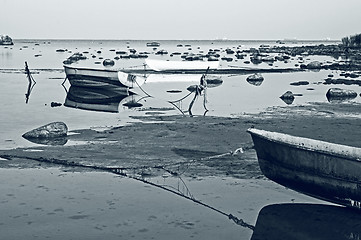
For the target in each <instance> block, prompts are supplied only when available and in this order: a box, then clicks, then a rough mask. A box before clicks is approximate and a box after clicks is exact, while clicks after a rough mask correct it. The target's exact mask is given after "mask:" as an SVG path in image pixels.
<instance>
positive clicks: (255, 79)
mask: <svg viewBox="0 0 361 240" xmlns="http://www.w3.org/2000/svg"><path fill="white" fill-rule="evenodd" d="M263 80H264V77H263V76H262V74H260V73H255V74H252V75H250V76H248V77H247V79H246V81H247V82H248V83H250V84H252V85H255V86H260V85H261V84H262V82H263Z"/></svg>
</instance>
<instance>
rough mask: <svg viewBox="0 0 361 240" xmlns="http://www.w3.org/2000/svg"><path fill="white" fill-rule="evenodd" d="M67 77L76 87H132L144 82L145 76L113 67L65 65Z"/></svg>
mask: <svg viewBox="0 0 361 240" xmlns="http://www.w3.org/2000/svg"><path fill="white" fill-rule="evenodd" d="M64 70H65V74H66V77H67V78H68V80H69V82H70V84H71V85H72V86H76V87H91V88H109V87H110V88H112V87H126V88H132V87H136V86H138V85H139V86H140V85H142V84H143V83H144V81H145V78H143V77H139V76H135V75H132V74H128V73H124V72H121V71H117V70H113V69H96V68H75V67H70V66H65V65H64Z"/></svg>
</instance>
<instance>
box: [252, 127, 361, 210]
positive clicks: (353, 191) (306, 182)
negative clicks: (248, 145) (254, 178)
mask: <svg viewBox="0 0 361 240" xmlns="http://www.w3.org/2000/svg"><path fill="white" fill-rule="evenodd" d="M248 132H249V133H250V134H251V136H252V139H253V142H254V147H255V150H256V152H257V157H258V162H259V165H260V168H261V170H262V172H263V174H264V175H265V176H266V177H267V178H269V179H271V180H273V181H275V182H277V183H279V184H281V185H283V186H285V187H288V188H290V189H293V190H296V191H298V192H301V193H304V194H307V195H310V196H313V197H316V198H319V199H322V200H326V201H329V202H333V203H337V204H341V205H345V206H349V207H354V208H358V209H360V208H361V160H360V159H361V148H356V147H350V146H345V145H340V144H334V143H329V142H324V141H318V140H314V139H308V138H301V137H294V136H290V135H287V134H282V133H277V132H269V131H264V130H259V129H254V128H251V129H248Z"/></svg>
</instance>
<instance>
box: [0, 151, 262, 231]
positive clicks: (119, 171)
mask: <svg viewBox="0 0 361 240" xmlns="http://www.w3.org/2000/svg"><path fill="white" fill-rule="evenodd" d="M238 153H243V149H242V148H237V149H236V150H235V151H230V152H227V153H223V154H218V155H213V156H209V157H204V158H201V159H199V160H196V159H193V160H191V161H189V163H193V162H196V161H206V160H211V159H214V158H220V157H224V156H227V155H236V154H238ZM0 157H2V158H5V159H11V158H12V157H16V158H20V157H18V156H12V155H1V156H0ZM21 158H25V159H29V160H34V161H38V162H43V163H51V164H57V165H62V166H67V167H80V168H89V169H92V170H100V171H105V172H110V173H113V174H116V175H119V176H123V177H127V178H130V179H134V180H137V181H140V182H143V183H145V184H148V185H151V186H154V187H157V188H160V189H162V190H165V191H168V192H171V193H173V194H176V195H178V196H180V197H183V198H185V199H188V200H190V201H192V202H194V203H197V204H199V205H202V206H204V207H207V208H209V209H211V210H213V211H216V212H218V213H220V214H222V215H224V216H226V217H227V218H228V219H230V220H232V221H233V222H234V223H236V224H237V225H240V226H242V227H245V228H249V229H251V230H254V229H255V226H253V225H251V224H248V223H246V222H245V221H244V220H243V219H240V218H237V217H236V216H234V215H232V214H227V213H225V212H223V211H222V210H219V209H217V208H215V207H212V206H210V205H208V204H206V203H203V202H201V201H200V200H197V199H195V198H194V197H193V196H191V197H189V196H186V195H185V194H182V193H180V192H177V191H176V190H173V189H170V188H167V187H164V186H162V185H159V184H156V183H153V182H150V181H148V180H146V179H144V178H139V177H135V176H131V175H129V174H127V173H125V172H124V170H135V169H140V168H145V167H144V166H143V167H137V168H116V167H104V166H96V165H85V164H81V163H76V162H73V161H72V162H68V161H66V160H59V159H54V158H50V159H48V158H43V157H40V158H34V157H28V156H25V157H21ZM178 164H179V163H178ZM180 164H185V162H182V163H180ZM171 165H176V164H169V165H168V166H171ZM147 168H157V169H163V170H164V171H166V172H169V173H170V174H172V175H179V174H178V173H175V172H172V171H170V170H167V169H166V168H165V165H162V166H160V165H159V166H153V167H151V166H147ZM187 190H188V189H187ZM188 191H189V190H188Z"/></svg>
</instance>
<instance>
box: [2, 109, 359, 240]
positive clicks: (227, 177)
mask: <svg viewBox="0 0 361 240" xmlns="http://www.w3.org/2000/svg"><path fill="white" fill-rule="evenodd" d="M359 109H360V105H359V104H356V103H345V104H342V103H340V104H336V103H334V104H329V103H327V104H326V103H315V104H310V105H305V106H294V107H292V106H290V107H278V108H270V109H269V110H268V111H265V112H262V113H259V114H250V115H243V116H240V117H238V118H221V117H203V116H195V117H189V116H157V115H155V116H147V117H137V118H138V119H139V120H141V122H138V123H133V124H131V125H128V126H123V127H118V128H113V129H111V130H106V131H95V130H89V129H85V130H77V131H74V132H72V133H71V134H70V135H69V136H68V138H67V139H66V140H67V141H69V143H71V144H70V145H69V146H40V145H39V146H38V147H33V148H26V149H13V150H3V151H0V157H1V158H2V161H0V167H1V174H0V176H1V181H0V182H2V183H3V184H0V191H1V192H2V195H3V197H2V199H1V201H0V204H1V206H0V207H1V209H2V210H1V211H2V216H5V217H3V218H2V220H1V221H0V226H1V228H2V229H3V231H2V236H3V237H4V238H5V239H29V236H31V237H32V238H33V239H46V238H51V239H99V238H104V239H168V238H182V239H221V238H228V239H249V238H250V237H251V236H252V234H253V231H252V230H251V229H249V228H247V227H242V226H239V225H237V224H235V223H234V222H233V221H232V220H229V219H228V217H227V214H232V215H234V216H236V217H238V218H241V219H243V220H244V221H245V222H246V223H248V224H250V225H253V226H254V225H256V221H257V217H258V213H259V212H260V211H261V209H262V208H263V207H265V206H267V205H270V204H275V203H291V204H294V203H297V202H298V203H322V204H326V205H328V203H326V202H322V201H319V200H316V199H314V198H311V197H307V196H305V195H302V194H299V193H296V192H294V191H292V190H289V189H286V188H284V187H282V186H280V185H278V184H276V183H273V182H271V181H269V180H268V179H266V178H265V177H264V176H263V175H262V173H261V171H260V169H259V167H258V163H257V158H256V153H255V151H254V150H253V148H252V146H253V144H252V141H251V138H250V136H249V134H248V133H247V132H246V130H247V129H248V128H250V127H255V128H260V129H265V130H271V131H278V132H283V133H288V134H292V135H296V136H302V137H309V138H314V139H319V140H325V141H329V142H334V143H340V144H345V145H350V146H356V147H361V142H360V141H359V135H358V132H359V130H360V128H361V127H360V124H359V121H360V117H361V116H360V114H359ZM35 127H36V126H35ZM239 147H242V148H243V150H244V153H240V154H237V155H231V154H230V153H231V151H234V150H236V149H237V148H239ZM49 162H57V163H67V164H66V165H64V164H53V163H49ZM70 165H88V166H99V167H116V168H122V169H124V170H123V171H122V173H124V175H119V174H118V175H117V174H112V173H109V172H102V171H100V170H99V169H92V168H81V167H74V166H70ZM152 167H153V168H152ZM154 167H155V168H154ZM125 175H127V176H128V177H125ZM136 179H138V180H136ZM140 180H146V181H149V182H151V183H152V184H151V185H150V184H148V183H147V182H144V181H143V182H142V181H140ZM154 184H155V185H159V186H168V187H170V189H173V190H174V191H175V192H182V193H183V194H184V195H185V196H186V197H188V198H184V197H181V196H179V195H177V194H175V193H174V192H171V191H166V190H164V189H163V188H159V187H157V186H155V185H154ZM192 198H193V199H196V200H198V201H200V202H202V203H205V204H207V205H209V206H212V207H214V208H215V209H217V210H218V211H216V210H214V209H211V208H208V207H205V206H203V205H200V204H199V203H197V202H194V201H192V200H190V199H192ZM219 211H220V212H221V213H220V212H219ZM264 212H266V213H264ZM264 212H263V214H262V217H263V218H264V214H267V211H264ZM223 213H224V214H223ZM269 214H271V215H272V213H269ZM320 214H322V213H320ZM336 217H339V216H335V218H336ZM266 218H267V216H266ZM357 221H358V222H357ZM357 221H356V222H355V223H354V224H359V223H360V221H359V220H357ZM360 226H361V225H360ZM256 229H257V226H256ZM306 229H307V228H306ZM305 231H307V230H305ZM257 234H258V235H257V236H259V234H261V235H262V233H259V232H258V233H257Z"/></svg>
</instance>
